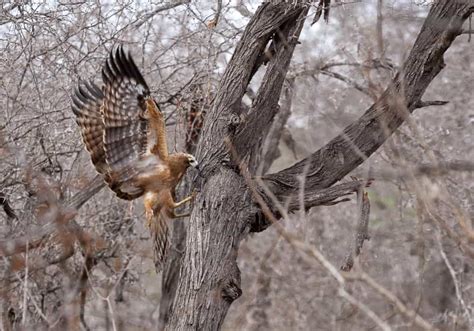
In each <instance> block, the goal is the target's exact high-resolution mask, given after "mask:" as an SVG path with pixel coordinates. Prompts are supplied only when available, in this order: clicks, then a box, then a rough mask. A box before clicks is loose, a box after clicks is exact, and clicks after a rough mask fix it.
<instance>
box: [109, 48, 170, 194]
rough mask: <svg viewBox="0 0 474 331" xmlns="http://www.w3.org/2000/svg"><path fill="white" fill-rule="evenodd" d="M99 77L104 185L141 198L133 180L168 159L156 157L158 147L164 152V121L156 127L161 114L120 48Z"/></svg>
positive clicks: (139, 74) (143, 82)
mask: <svg viewBox="0 0 474 331" xmlns="http://www.w3.org/2000/svg"><path fill="white" fill-rule="evenodd" d="M102 77H103V80H104V88H103V93H104V103H103V107H102V118H103V122H104V137H103V141H104V150H105V159H106V162H107V165H108V166H109V167H110V175H109V176H108V177H107V182H108V183H109V186H110V187H111V188H112V189H113V190H114V191H116V192H118V191H120V192H125V193H127V194H129V195H132V196H135V195H141V194H143V189H142V188H141V187H139V186H135V185H134V183H135V182H134V179H136V178H137V176H139V175H142V174H143V173H146V172H147V171H148V170H151V169H153V168H154V167H156V166H157V165H159V164H160V163H163V162H164V161H165V159H164V158H167V150H166V154H163V153H159V152H158V151H160V150H162V148H158V147H157V146H163V145H164V146H165V148H166V133H165V131H164V121H163V125H161V124H160V123H159V118H160V117H161V118H162V114H161V112H160V111H159V109H158V107H157V106H156V103H155V102H154V100H153V99H152V98H151V96H150V90H149V88H148V85H147V84H146V82H145V80H144V78H143V76H142V75H141V73H140V71H139V70H138V68H137V66H136V65H135V62H134V61H133V59H132V57H131V56H130V55H129V54H128V55H127V54H125V52H124V51H123V49H122V48H121V47H119V48H117V50H116V51H115V53H111V55H110V57H109V58H108V59H107V61H106V63H105V66H104V68H103V70H102ZM117 194H118V195H119V197H121V196H120V194H119V193H117Z"/></svg>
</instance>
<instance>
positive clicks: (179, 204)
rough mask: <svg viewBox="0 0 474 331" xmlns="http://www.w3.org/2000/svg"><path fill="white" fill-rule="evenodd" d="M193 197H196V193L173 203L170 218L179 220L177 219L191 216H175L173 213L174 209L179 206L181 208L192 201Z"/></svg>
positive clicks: (187, 214) (185, 214) (186, 214)
mask: <svg viewBox="0 0 474 331" xmlns="http://www.w3.org/2000/svg"><path fill="white" fill-rule="evenodd" d="M195 197H196V192H193V193H192V194H191V195H190V196H188V197H186V198H184V199H183V200H181V201H178V202H174V203H173V210H172V211H171V217H172V218H179V217H187V216H189V215H191V213H184V214H176V213H175V212H174V209H176V208H178V207H179V206H182V205H183V204H185V203H186V202H188V201H191V200H193V199H194V198H195Z"/></svg>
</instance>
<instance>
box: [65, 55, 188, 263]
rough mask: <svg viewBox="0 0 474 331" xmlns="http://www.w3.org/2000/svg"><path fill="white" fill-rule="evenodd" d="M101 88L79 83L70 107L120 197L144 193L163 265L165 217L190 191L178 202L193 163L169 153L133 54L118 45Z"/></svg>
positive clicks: (159, 116)
mask: <svg viewBox="0 0 474 331" xmlns="http://www.w3.org/2000/svg"><path fill="white" fill-rule="evenodd" d="M102 80H103V85H102V87H101V88H99V87H98V86H96V85H95V84H94V83H92V82H87V83H82V84H79V87H78V88H77V89H76V90H75V92H74V94H73V96H72V101H73V103H72V110H73V112H74V114H75V115H76V122H77V124H78V125H79V127H80V128H81V134H82V138H83V140H84V144H85V146H86V149H87V151H88V152H89V153H90V156H91V160H92V163H93V164H94V166H95V168H96V170H97V171H98V172H99V173H100V174H102V175H103V176H104V179H105V181H106V182H107V184H108V185H109V187H110V189H112V190H113V191H114V192H115V193H116V194H117V196H118V197H119V198H121V199H125V200H133V199H136V198H138V197H141V196H144V197H145V198H144V204H145V212H146V217H147V221H148V226H149V227H150V230H151V234H152V239H153V246H154V256H155V265H156V267H157V269H160V267H161V265H162V262H163V258H164V256H165V253H166V249H167V246H168V227H167V223H166V219H167V218H175V217H180V216H186V215H178V214H175V212H174V209H175V208H177V207H179V206H180V205H182V204H183V203H185V202H187V201H190V200H191V199H192V196H190V197H187V198H185V199H183V200H182V201H180V202H177V203H176V202H174V199H173V195H172V194H173V192H174V188H175V187H176V185H177V184H178V183H179V181H180V180H181V178H182V177H183V175H184V173H185V172H186V169H187V168H188V167H189V166H190V165H191V166H194V167H197V162H196V160H195V159H194V157H193V156H192V155H190V154H185V153H176V154H168V148H167V144H166V129H165V121H164V118H163V114H162V113H161V111H160V110H159V108H158V106H157V104H156V102H155V101H154V100H153V98H152V97H151V96H150V89H149V88H148V85H147V84H146V82H145V80H144V78H143V76H142V75H141V73H140V71H139V70H138V68H137V66H136V65H135V63H134V61H133V59H132V57H131V56H130V54H128V55H127V54H125V52H124V51H123V49H122V48H121V47H119V48H118V49H117V50H116V51H115V53H114V52H112V53H111V54H110V56H109V58H108V59H107V61H106V63H105V65H104V67H103V69H102Z"/></svg>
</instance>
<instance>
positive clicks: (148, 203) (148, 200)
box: [143, 194, 156, 227]
mask: <svg viewBox="0 0 474 331" xmlns="http://www.w3.org/2000/svg"><path fill="white" fill-rule="evenodd" d="M155 202H156V200H155V195H154V194H150V195H146V196H145V199H144V201H143V203H144V205H145V215H146V225H147V226H148V227H151V222H152V221H153V216H154V215H155V213H154V207H155Z"/></svg>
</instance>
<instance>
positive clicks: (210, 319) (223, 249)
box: [166, 0, 474, 330]
mask: <svg viewBox="0 0 474 331" xmlns="http://www.w3.org/2000/svg"><path fill="white" fill-rule="evenodd" d="M473 9H474V4H472V1H467V0H465V1H447V0H444V1H439V2H437V3H436V4H435V5H433V8H432V9H431V11H430V13H429V15H428V18H427V19H426V22H425V24H424V25H423V27H422V30H421V32H420V34H419V36H418V38H417V40H416V42H415V45H414V46H413V49H412V51H411V53H410V55H409V57H408V58H407V60H406V63H405V65H404V66H403V70H402V71H401V72H400V73H398V75H397V76H396V78H395V79H394V81H393V82H392V84H390V86H389V87H388V88H387V90H386V91H385V92H384V93H383V95H382V97H381V98H380V99H379V100H378V101H377V102H376V103H375V104H374V105H373V106H372V107H370V108H369V109H368V110H367V111H366V113H365V114H364V115H363V116H362V117H361V118H360V119H359V120H357V121H356V122H354V123H352V124H351V125H349V126H348V127H347V128H346V129H344V131H343V132H342V133H341V134H340V135H339V136H337V137H336V138H334V139H333V140H331V141H330V142H329V143H328V144H327V145H326V146H324V147H323V148H322V149H320V150H319V151H317V152H315V153H314V154H313V155H311V156H310V157H308V158H306V159H304V160H302V161H300V162H298V163H296V164H295V165H293V166H292V167H290V168H288V169H285V170H283V171H281V172H279V173H276V174H272V175H268V176H266V177H265V182H266V183H267V184H268V185H269V186H270V187H271V189H272V191H273V192H274V193H275V194H276V196H277V198H278V199H280V200H286V199H288V198H294V196H295V195H296V193H297V190H298V186H299V181H298V176H299V175H300V174H301V173H303V171H304V170H305V168H307V169H309V171H307V172H306V184H305V187H306V191H305V204H306V205H305V207H309V206H311V205H312V204H311V202H313V203H314V201H315V200H314V197H315V196H316V195H318V194H321V190H322V189H327V190H330V189H329V187H330V186H332V185H333V184H334V183H336V182H337V181H339V180H340V179H342V178H343V177H344V176H345V175H346V174H347V173H349V172H350V171H352V170H353V169H354V168H356V167H357V166H358V165H360V164H361V163H362V162H363V161H364V160H365V159H366V158H367V157H368V156H370V155H371V154H372V153H374V152H375V151H376V150H377V149H378V148H379V147H380V146H381V145H382V144H383V142H384V141H385V140H386V139H387V137H388V136H389V135H390V134H391V133H392V132H393V131H394V130H396V129H397V128H398V127H399V126H400V125H401V124H402V123H403V121H404V120H405V119H406V117H407V116H408V115H409V113H410V112H412V111H413V110H414V109H415V108H417V106H418V105H419V104H420V101H421V97H422V95H423V93H424V91H425V90H426V88H427V87H428V85H429V84H430V82H431V81H432V80H433V79H434V77H435V76H436V75H437V74H438V73H439V72H440V71H441V69H442V68H443V66H444V62H443V55H444V53H445V51H446V50H447V49H448V48H449V46H450V45H451V43H452V42H453V40H454V39H455V38H456V36H457V35H458V34H459V33H460V32H461V26H462V23H463V21H464V20H465V19H466V18H467V17H468V15H469V13H470V12H472V11H473ZM306 10H307V9H306V8H303V7H298V6H294V5H289V4H283V3H279V4H274V3H272V2H267V3H264V4H263V5H261V6H260V8H259V9H258V10H257V12H256V14H255V15H254V17H253V18H252V19H251V21H250V22H249V24H248V26H247V28H246V30H245V32H244V34H243V36H242V39H241V40H240V42H239V44H238V45H237V47H236V50H235V52H234V55H233V57H232V59H231V61H230V63H229V65H228V67H227V69H226V72H225V74H224V76H223V78H222V81H221V86H220V89H219V91H218V94H217V97H216V100H215V103H214V107H213V108H212V109H211V111H210V112H209V113H208V114H207V118H206V121H205V124H204V128H203V131H202V136H201V139H200V142H199V144H198V151H197V157H198V159H199V160H200V161H201V163H202V165H203V178H202V179H198V178H196V179H195V180H194V183H193V184H194V185H193V186H194V187H196V188H197V189H198V190H199V194H198V196H197V198H196V201H195V204H194V208H193V211H192V215H191V218H190V220H189V226H188V233H187V237H186V247H185V252H184V255H183V259H182V267H181V272H180V274H179V279H178V286H177V290H176V296H175V300H174V303H173V305H172V308H171V310H170V318H169V322H168V324H167V325H166V329H168V330H216V329H218V328H219V327H220V326H221V325H222V322H223V320H224V318H225V315H226V313H227V310H228V308H229V306H230V304H231V303H232V302H233V300H235V299H236V298H238V297H239V296H240V294H241V289H240V271H239V269H238V266H237V262H236V259H237V254H238V248H239V243H240V241H241V240H242V239H243V238H244V237H245V236H246V235H247V234H248V232H250V231H254V230H255V228H258V230H262V229H264V228H265V226H261V225H259V226H257V227H255V222H260V220H261V219H262V217H261V215H260V213H259V210H258V208H257V207H256V205H255V204H253V199H252V195H251V194H250V192H249V189H248V187H247V186H246V184H245V181H244V179H243V177H242V176H241V174H240V173H239V171H238V167H236V163H237V162H241V161H243V163H244V164H246V165H250V167H249V168H250V169H251V170H253V169H255V166H256V165H258V161H259V155H257V154H258V153H257V151H259V150H260V147H261V144H262V143H263V139H265V136H266V134H267V133H268V130H269V127H270V125H271V121H272V120H273V118H274V116H275V114H276V113H277V112H278V104H277V102H278V99H279V96H280V92H281V86H282V83H283V79H284V78H285V75H286V71H287V69H288V64H289V61H290V59H291V56H292V53H293V49H294V47H295V44H296V40H295V38H297V37H298V36H299V33H300V31H301V27H302V20H303V18H304V16H305V15H306ZM275 36H278V37H277V38H279V39H278V40H279V42H280V43H278V42H276V44H277V49H276V51H275V52H274V54H273V57H272V58H271V59H270V60H269V62H268V64H267V72H266V74H265V78H264V80H263V82H264V83H262V86H260V89H259V91H258V93H257V98H256V100H255V101H254V104H253V106H252V108H251V109H250V111H249V113H247V114H243V113H242V107H241V99H242V96H243V95H244V93H245V90H246V87H247V84H248V82H249V80H250V78H251V74H252V71H253V70H254V67H255V64H256V62H257V59H258V57H259V55H261V52H263V51H264V49H265V47H266V45H267V44H268V42H269V40H270V38H272V37H273V41H275ZM278 44H279V45H280V46H279V47H278ZM225 141H230V142H231V144H232V145H233V146H235V150H236V151H237V152H238V153H237V154H238V156H239V159H238V160H236V159H235V158H234V159H232V158H231V156H230V153H229V151H228V148H227V145H226V143H225ZM241 165H242V164H241ZM343 185H344V184H343ZM358 185H359V186H360V183H359V184H358ZM335 188H337V186H335V187H333V188H332V189H335ZM328 192H329V191H328ZM267 200H268V201H270V199H269V198H268V197H267ZM332 200H333V199H332ZM332 200H330V201H332ZM292 205H293V206H294V209H297V208H298V204H297V203H293V204H292ZM290 211H291V209H290Z"/></svg>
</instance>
